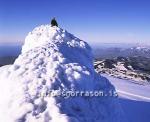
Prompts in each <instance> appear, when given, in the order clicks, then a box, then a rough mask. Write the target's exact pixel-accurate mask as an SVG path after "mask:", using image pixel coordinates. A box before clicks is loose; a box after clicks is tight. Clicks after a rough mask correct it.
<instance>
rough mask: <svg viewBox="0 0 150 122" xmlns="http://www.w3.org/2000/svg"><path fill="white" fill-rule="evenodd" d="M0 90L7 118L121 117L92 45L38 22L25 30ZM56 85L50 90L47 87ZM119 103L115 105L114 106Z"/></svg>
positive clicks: (1, 115)
mask: <svg viewBox="0 0 150 122" xmlns="http://www.w3.org/2000/svg"><path fill="white" fill-rule="evenodd" d="M2 81H3V82H4V81H5V82H4V83H5V84H4V85H5V86H2V87H1V86H0V89H4V88H6V89H4V90H5V92H6V96H7V97H3V94H0V98H3V99H2V100H1V101H0V108H3V109H0V120H3V121H5V122H16V121H17V122H20V121H23V122H59V121H61V122H100V121H102V122H106V121H107V122H108V121H111V122H120V121H121V120H120V119H122V118H121V117H122V113H121V112H120V106H119V104H118V101H117V99H116V97H113V96H111V97H109V96H108V95H109V93H110V91H113V92H114V91H115V89H114V87H113V86H112V85H111V84H110V82H109V81H108V80H107V79H106V78H105V77H102V76H100V75H98V74H97V73H96V72H95V70H94V66H93V55H92V53H91V48H90V46H89V45H88V44H87V43H86V42H84V41H82V40H80V39H78V38H77V37H75V36H73V35H72V34H70V33H68V32H67V31H65V30H63V29H61V28H58V27H51V26H50V25H45V26H44V25H42V26H40V27H37V28H35V29H34V30H33V31H32V32H30V33H29V34H28V36H27V37H26V39H25V44H24V46H23V48H22V54H21V55H19V57H18V58H17V59H16V61H15V63H14V64H13V65H12V66H10V68H8V70H6V71H5V73H4V75H3V77H0V82H2ZM53 90H54V91H59V92H60V93H61V94H59V96H52V95H51V94H50V93H51V91H53ZM66 90H67V91H70V90H71V91H78V92H79V93H80V92H81V91H87V92H90V91H93V92H94V91H95V90H96V91H101V90H102V91H103V92H104V93H105V94H107V96H105V97H93V98H91V97H85V96H74V97H67V98H66V97H65V96H63V95H62V91H66ZM115 107H116V108H117V109H116V108H115Z"/></svg>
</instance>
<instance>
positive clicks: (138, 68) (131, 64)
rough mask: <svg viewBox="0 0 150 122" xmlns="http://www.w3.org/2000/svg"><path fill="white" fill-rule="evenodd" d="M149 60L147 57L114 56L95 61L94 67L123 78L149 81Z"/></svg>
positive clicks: (100, 71) (98, 70)
mask: <svg viewBox="0 0 150 122" xmlns="http://www.w3.org/2000/svg"><path fill="white" fill-rule="evenodd" d="M149 62H150V58H149V57H141V56H133V57H116V58H112V59H102V60H97V61H95V69H96V71H97V72H99V73H106V74H109V75H112V76H115V77H119V78H123V79H132V80H135V81H146V82H147V81H148V82H150V64H149Z"/></svg>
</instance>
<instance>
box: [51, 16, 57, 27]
mask: <svg viewBox="0 0 150 122" xmlns="http://www.w3.org/2000/svg"><path fill="white" fill-rule="evenodd" d="M51 26H52V27H53V26H57V27H58V23H57V21H56V19H55V17H54V18H53V19H52V20H51Z"/></svg>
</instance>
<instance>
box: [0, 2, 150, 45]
mask: <svg viewBox="0 0 150 122" xmlns="http://www.w3.org/2000/svg"><path fill="white" fill-rule="evenodd" d="M52 17H56V18H57V21H58V23H59V25H60V27H62V28H64V29H66V30H68V31H69V32H71V33H73V34H75V35H76V36H78V37H80V38H81V39H83V40H86V41H87V42H90V43H101V42H106V43H112V42H115V43H117V42H119V43H120V42H127V43H134V42H135V43H136V42H141V43H142V42H143V43H148V42H150V1H149V0H147V1H146V0H0V43H9V42H10V43H11V42H13V43H20V42H23V41H24V38H25V36H26V35H27V33H28V32H29V31H31V30H32V29H33V28H34V27H36V26H38V25H41V24H48V23H50V19H51V18H52Z"/></svg>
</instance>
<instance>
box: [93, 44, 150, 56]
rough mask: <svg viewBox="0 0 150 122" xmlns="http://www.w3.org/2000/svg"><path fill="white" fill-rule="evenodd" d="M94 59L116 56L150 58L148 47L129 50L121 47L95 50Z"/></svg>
mask: <svg viewBox="0 0 150 122" xmlns="http://www.w3.org/2000/svg"><path fill="white" fill-rule="evenodd" d="M93 53H94V55H95V58H96V59H105V58H110V59H111V58H115V57H118V56H122V57H131V56H143V57H150V47H149V46H135V47H130V48H126V47H125V48H123V47H108V48H96V49H94V51H93Z"/></svg>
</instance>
